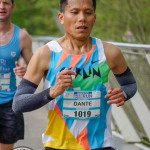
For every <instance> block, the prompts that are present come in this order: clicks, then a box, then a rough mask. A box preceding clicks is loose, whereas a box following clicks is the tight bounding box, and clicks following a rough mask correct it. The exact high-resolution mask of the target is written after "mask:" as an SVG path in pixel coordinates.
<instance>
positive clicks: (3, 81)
mask: <svg viewBox="0 0 150 150" xmlns="http://www.w3.org/2000/svg"><path fill="white" fill-rule="evenodd" d="M0 91H10V73H7V74H2V73H0Z"/></svg>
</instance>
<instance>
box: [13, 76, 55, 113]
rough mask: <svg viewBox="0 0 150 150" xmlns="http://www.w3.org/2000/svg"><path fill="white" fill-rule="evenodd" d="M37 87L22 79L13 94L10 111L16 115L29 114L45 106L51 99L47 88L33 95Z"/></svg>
mask: <svg viewBox="0 0 150 150" xmlns="http://www.w3.org/2000/svg"><path fill="white" fill-rule="evenodd" d="M36 89H37V85H36V84H34V83H32V82H30V81H28V80H26V79H22V81H21V82H20V84H19V86H18V90H17V92H16V94H15V97H14V101H13V105H12V109H13V111H14V112H16V113H20V112H29V111H33V110H35V109H38V108H40V107H42V106H44V105H45V104H47V103H48V102H49V101H50V100H52V99H53V98H51V97H50V95H49V90H50V89H49V88H48V89H46V90H44V91H42V92H40V93H37V94H34V92H35V90H36Z"/></svg>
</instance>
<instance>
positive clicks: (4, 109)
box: [0, 0, 32, 150]
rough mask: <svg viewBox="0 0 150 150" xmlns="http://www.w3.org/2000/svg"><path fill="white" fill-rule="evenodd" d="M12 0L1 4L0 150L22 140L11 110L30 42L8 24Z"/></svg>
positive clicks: (19, 120)
mask: <svg viewBox="0 0 150 150" xmlns="http://www.w3.org/2000/svg"><path fill="white" fill-rule="evenodd" d="M13 9H14V0H0V150H12V149H13V145H14V143H16V142H17V141H18V140H19V139H23V138H24V119H23V115H22V114H16V113H14V112H13V110H12V101H13V97H14V94H15V92H16V88H17V87H16V75H18V76H19V77H23V75H24V74H25V72H26V67H25V66H22V65H19V63H18V59H19V57H20V56H22V58H23V59H24V60H25V62H26V64H28V63H29V61H30V59H31V56H32V50H31V47H32V40H31V37H30V35H29V34H28V32H27V31H25V30H22V29H20V28H19V27H18V26H17V25H15V24H13V23H12V22H11V14H12V11H13Z"/></svg>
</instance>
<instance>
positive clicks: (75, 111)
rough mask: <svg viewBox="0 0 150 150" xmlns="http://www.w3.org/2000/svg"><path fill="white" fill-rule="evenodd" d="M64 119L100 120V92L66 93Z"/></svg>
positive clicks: (64, 97)
mask: <svg viewBox="0 0 150 150" xmlns="http://www.w3.org/2000/svg"><path fill="white" fill-rule="evenodd" d="M63 117H64V118H74V119H93V118H99V117H100V91H66V92H65V93H64V96H63Z"/></svg>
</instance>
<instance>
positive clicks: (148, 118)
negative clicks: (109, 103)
mask: <svg viewBox="0 0 150 150" xmlns="http://www.w3.org/2000/svg"><path fill="white" fill-rule="evenodd" d="M53 39H57V37H49V36H44V37H43V36H38V37H33V50H34V51H35V50H36V49H37V48H38V47H40V46H41V45H44V44H46V43H47V42H48V41H51V40H53ZM109 43H112V44H114V45H116V46H118V47H120V48H121V50H122V52H123V54H124V57H125V59H126V61H127V63H128V66H129V67H130V68H131V70H132V72H133V74H134V76H135V78H136V81H137V85H138V91H137V93H136V94H135V96H134V97H133V98H132V99H131V100H130V101H127V102H126V103H125V105H124V106H123V107H119V108H118V107H116V106H115V105H113V108H112V120H113V121H112V128H113V130H114V131H116V132H118V133H120V134H121V135H122V137H123V138H124V140H126V141H127V142H134V143H139V142H140V143H144V144H146V145H149V146H150V45H145V44H131V43H118V42H109ZM109 82H110V84H111V86H118V84H117V82H116V80H115V78H114V76H113V74H112V73H110V81H109Z"/></svg>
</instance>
